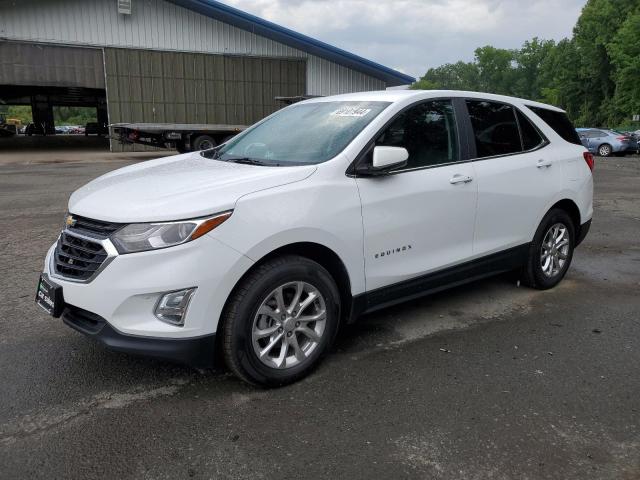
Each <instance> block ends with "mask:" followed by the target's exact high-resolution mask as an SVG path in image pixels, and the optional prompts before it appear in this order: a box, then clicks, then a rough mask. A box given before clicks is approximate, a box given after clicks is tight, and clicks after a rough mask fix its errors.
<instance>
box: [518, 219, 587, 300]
mask: <svg viewBox="0 0 640 480" xmlns="http://www.w3.org/2000/svg"><path fill="white" fill-rule="evenodd" d="M575 238H576V237H575V228H574V226H573V221H572V220H571V217H570V216H569V214H568V213H567V212H565V211H564V210H560V209H553V210H551V211H550V212H549V213H547V215H545V217H544V218H543V219H542V222H540V226H539V227H538V230H537V231H536V234H535V236H534V238H533V242H531V246H530V247H529V255H528V258H527V263H526V265H525V268H524V278H523V281H524V283H525V284H526V285H529V286H530V287H533V288H537V289H539V290H546V289H549V288H553V287H555V286H556V285H557V284H558V283H560V281H561V280H562V279H563V278H564V276H565V274H566V273H567V270H568V269H569V265H571V259H572V258H573V249H574V246H575Z"/></svg>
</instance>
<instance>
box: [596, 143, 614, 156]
mask: <svg viewBox="0 0 640 480" xmlns="http://www.w3.org/2000/svg"><path fill="white" fill-rule="evenodd" d="M612 153H613V149H612V148H611V145H609V144H608V143H603V144H602V145H600V146H599V147H598V155H600V156H601V157H609V156H611V154H612Z"/></svg>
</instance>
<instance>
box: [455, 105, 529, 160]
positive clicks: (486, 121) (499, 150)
mask: <svg viewBox="0 0 640 480" xmlns="http://www.w3.org/2000/svg"><path fill="white" fill-rule="evenodd" d="M467 109H468V111H469V116H470V118H471V125H472V127H473V133H474V137H475V140H476V153H477V157H478V158H483V157H493V156H496V155H508V154H510V153H517V152H521V151H522V144H521V143H520V133H519V132H518V124H517V122H516V116H515V113H514V110H513V107H512V106H511V105H507V104H504V103H496V102H488V101H485V100H467Z"/></svg>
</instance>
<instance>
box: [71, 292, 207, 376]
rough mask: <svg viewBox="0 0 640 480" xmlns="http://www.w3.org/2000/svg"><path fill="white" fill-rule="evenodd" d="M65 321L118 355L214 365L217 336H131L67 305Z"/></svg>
mask: <svg viewBox="0 0 640 480" xmlns="http://www.w3.org/2000/svg"><path fill="white" fill-rule="evenodd" d="M62 320H63V321H64V323H65V324H67V325H68V326H69V327H71V328H73V329H74V330H77V331H79V332H80V333H83V334H85V335H87V336H89V337H91V338H94V339H96V340H97V341H99V342H100V343H102V344H104V345H106V346H107V347H108V348H110V349H112V350H115V351H118V352H125V353H131V354H135V355H143V356H146V357H155V358H161V359H164V360H170V361H174V362H178V363H182V364H185V365H190V366H192V367H199V368H204V367H211V366H213V364H214V350H215V343H216V336H215V334H213V335H207V336H204V337H197V338H186V339H176V338H172V339H167V338H158V337H139V336H135V335H127V334H124V333H121V332H118V331H117V330H116V329H115V328H113V327H112V326H111V325H109V323H108V322H107V321H106V320H105V319H104V318H102V317H101V316H99V315H96V314H95V313H92V312H89V311H87V310H83V309H82V308H78V307H74V306H73V305H69V304H67V305H65V309H64V311H63V312H62Z"/></svg>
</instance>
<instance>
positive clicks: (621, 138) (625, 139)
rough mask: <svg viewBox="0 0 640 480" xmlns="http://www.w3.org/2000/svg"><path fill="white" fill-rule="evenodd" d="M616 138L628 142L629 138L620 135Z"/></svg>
mask: <svg viewBox="0 0 640 480" xmlns="http://www.w3.org/2000/svg"><path fill="white" fill-rule="evenodd" d="M616 140H620V141H621V142H628V141H629V140H630V138H629V137H623V136H620V137H616Z"/></svg>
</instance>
